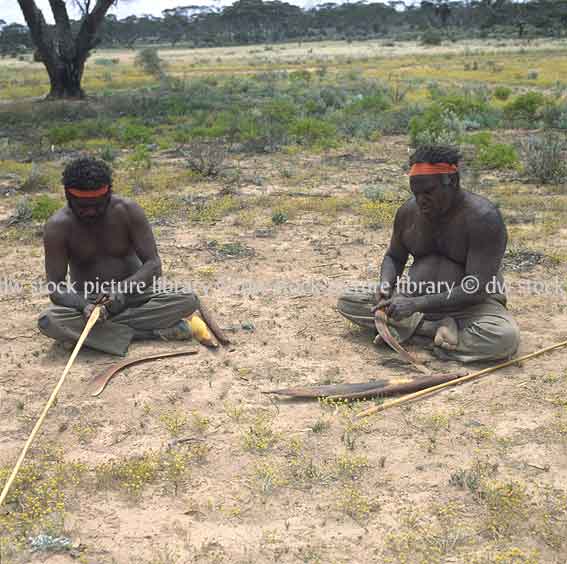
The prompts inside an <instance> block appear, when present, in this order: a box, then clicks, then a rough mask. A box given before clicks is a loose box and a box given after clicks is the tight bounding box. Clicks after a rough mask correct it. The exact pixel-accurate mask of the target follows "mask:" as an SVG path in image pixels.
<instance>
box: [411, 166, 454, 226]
mask: <svg viewBox="0 0 567 564" xmlns="http://www.w3.org/2000/svg"><path fill="white" fill-rule="evenodd" d="M410 188H411V191H412V193H413V195H414V196H415V200H416V202H417V206H418V207H419V211H420V212H421V213H422V214H423V215H424V216H425V217H426V218H427V219H429V220H434V219H436V218H438V217H440V216H441V215H443V214H444V213H445V212H446V211H447V210H448V209H449V208H450V207H451V205H452V203H453V200H454V197H455V188H454V187H453V186H451V185H445V184H443V180H442V177H441V175H439V174H432V175H422V176H412V177H411V178H410Z"/></svg>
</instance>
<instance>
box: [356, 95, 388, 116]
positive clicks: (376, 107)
mask: <svg viewBox="0 0 567 564" xmlns="http://www.w3.org/2000/svg"><path fill="white" fill-rule="evenodd" d="M390 105H391V104H390V101H389V100H388V98H386V96H385V94H383V93H382V92H378V93H377V94H371V95H369V96H362V97H360V99H358V100H356V101H354V102H353V103H351V104H349V105H348V106H347V107H346V108H345V111H346V112H348V113H361V112H364V113H367V112H383V111H384V110H387V109H388V108H389V107H390Z"/></svg>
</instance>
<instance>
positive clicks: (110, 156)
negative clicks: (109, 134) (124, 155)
mask: <svg viewBox="0 0 567 564" xmlns="http://www.w3.org/2000/svg"><path fill="white" fill-rule="evenodd" d="M116 157H117V153H116V150H115V149H114V147H112V145H107V146H106V147H105V148H104V149H102V151H101V152H100V158H101V159H102V160H103V161H106V162H107V163H113V162H114V161H115V160H116Z"/></svg>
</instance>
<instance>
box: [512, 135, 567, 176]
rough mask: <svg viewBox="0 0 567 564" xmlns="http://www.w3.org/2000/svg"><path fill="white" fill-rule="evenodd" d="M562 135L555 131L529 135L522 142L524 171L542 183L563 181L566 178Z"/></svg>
mask: <svg viewBox="0 0 567 564" xmlns="http://www.w3.org/2000/svg"><path fill="white" fill-rule="evenodd" d="M566 148H567V143H566V141H565V138H564V137H561V136H559V135H557V134H555V133H551V132H548V133H545V134H543V135H541V136H535V135H534V136H531V137H529V138H528V139H527V141H525V142H524V143H523V144H522V157H523V161H524V167H525V170H526V173H527V174H528V176H529V177H530V178H533V179H534V180H537V181H538V182H541V183H542V184H553V183H559V182H563V181H564V180H565V178H567V162H566V160H565V156H564V151H565V149H566Z"/></svg>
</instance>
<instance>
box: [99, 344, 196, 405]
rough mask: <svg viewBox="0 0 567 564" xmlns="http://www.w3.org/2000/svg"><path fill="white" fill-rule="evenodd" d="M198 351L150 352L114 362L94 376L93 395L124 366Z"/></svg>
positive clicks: (100, 391)
mask: <svg viewBox="0 0 567 564" xmlns="http://www.w3.org/2000/svg"><path fill="white" fill-rule="evenodd" d="M197 352H198V351H196V350H194V349H191V350H184V351H176V352H168V353H158V354H150V355H148V356H142V357H138V358H132V359H130V360H124V361H122V362H118V363H117V364H113V365H112V366H110V367H109V368H107V369H106V370H105V371H104V372H102V373H101V374H99V375H98V376H96V377H95V378H94V380H93V381H92V382H91V384H90V387H91V388H92V389H93V391H92V392H91V395H92V396H95V397H96V396H99V395H100V394H101V393H102V392H103V391H104V388H106V385H107V384H108V383H109V382H110V380H112V378H114V376H116V374H118V372H120V371H121V370H123V369H124V368H126V367H127V366H132V365H134V364H140V363H142V362H147V361H149V360H157V359H159V358H169V357H173V356H182V355H187V354H197Z"/></svg>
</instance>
